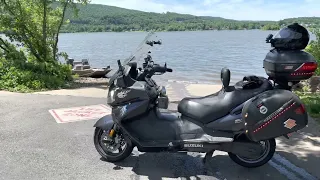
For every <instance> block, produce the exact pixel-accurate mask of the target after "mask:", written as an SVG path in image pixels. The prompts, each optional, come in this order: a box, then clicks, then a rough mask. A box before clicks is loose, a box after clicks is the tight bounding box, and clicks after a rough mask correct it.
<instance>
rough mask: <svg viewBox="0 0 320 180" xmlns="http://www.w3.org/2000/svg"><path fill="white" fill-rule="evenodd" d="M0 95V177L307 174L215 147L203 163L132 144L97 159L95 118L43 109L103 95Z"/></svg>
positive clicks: (139, 179) (244, 178)
mask: <svg viewBox="0 0 320 180" xmlns="http://www.w3.org/2000/svg"><path fill="white" fill-rule="evenodd" d="M0 98H1V101H0V102H1V103H0V106H1V108H0V115H1V119H0V141H1V148H0V160H1V163H0V179H4V180H11V179H32V180H38V179H41V180H44V179H50V180H51V179H52V180H60V179H61V180H66V179H77V180H81V179H86V180H88V179H95V180H100V179H101V180H113V179H116V180H143V179H150V180H161V179H185V180H191V179H195V180H214V179H219V180H224V179H228V180H229V179H230V180H263V179H268V180H270V179H273V180H282V179H284V180H285V179H306V178H305V177H304V176H300V175H299V173H297V172H293V171H297V169H293V168H288V167H287V166H285V165H286V163H287V164H288V162H285V163H283V161H281V160H282V159H280V160H279V158H278V159H277V158H274V159H272V160H271V161H270V163H268V164H266V165H265V166H263V167H260V168H256V169H247V168H243V167H241V166H239V165H237V164H235V163H234V162H232V161H231V160H230V159H229V157H228V156H227V154H226V153H223V152H215V154H214V156H213V158H212V159H211V160H209V161H208V162H207V163H206V164H203V163H202V157H203V156H204V154H199V153H187V154H186V153H139V152H138V151H136V150H134V152H133V153H132V155H131V156H130V157H129V158H127V159H126V160H125V161H123V162H121V163H117V164H113V163H108V162H105V161H103V160H101V159H100V155H99V154H98V153H97V152H96V150H95V148H94V144H93V132H94V128H93V124H94V123H95V122H96V120H85V121H79V122H72V123H65V124H58V123H57V122H56V121H55V120H54V118H53V117H52V116H51V115H50V113H49V112H48V110H50V109H57V108H68V107H76V106H86V105H95V104H106V98H86V97H75V96H54V95H38V94H15V93H0ZM171 106H174V105H171ZM307 178H308V179H314V178H315V177H314V176H312V175H310V176H307Z"/></svg>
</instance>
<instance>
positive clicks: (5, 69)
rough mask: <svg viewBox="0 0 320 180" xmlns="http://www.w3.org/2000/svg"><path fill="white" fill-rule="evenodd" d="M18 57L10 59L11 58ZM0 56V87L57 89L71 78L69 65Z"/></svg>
mask: <svg viewBox="0 0 320 180" xmlns="http://www.w3.org/2000/svg"><path fill="white" fill-rule="evenodd" d="M13 57H14V58H20V59H19V60H18V59H14V60H13V59H12V58H13ZM13 57H10V58H9V57H7V58H6V59H5V58H0V89H2V90H9V91H20V92H30V91H39V90H46V89H59V88H62V87H64V86H65V84H66V82H68V81H71V80H72V76H71V67H70V66H69V65H66V64H61V63H59V62H56V61H50V62H42V63H39V62H37V61H32V60H27V58H25V57H23V56H20V57H19V56H17V55H16V56H13Z"/></svg>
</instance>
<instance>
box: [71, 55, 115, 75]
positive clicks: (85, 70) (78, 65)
mask: <svg viewBox="0 0 320 180" xmlns="http://www.w3.org/2000/svg"><path fill="white" fill-rule="evenodd" d="M67 64H70V65H72V74H78V75H79V77H91V78H104V77H106V75H107V74H108V73H109V72H110V71H111V70H112V69H111V68H110V66H107V67H102V68H92V67H91V66H90V64H89V61H88V59H82V60H81V61H74V59H71V58H70V59H68V61H67Z"/></svg>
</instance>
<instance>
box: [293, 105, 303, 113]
mask: <svg viewBox="0 0 320 180" xmlns="http://www.w3.org/2000/svg"><path fill="white" fill-rule="evenodd" d="M305 112H306V108H305V107H304V105H303V104H301V105H300V106H299V107H298V108H297V109H296V110H295V113H296V114H303V113H305Z"/></svg>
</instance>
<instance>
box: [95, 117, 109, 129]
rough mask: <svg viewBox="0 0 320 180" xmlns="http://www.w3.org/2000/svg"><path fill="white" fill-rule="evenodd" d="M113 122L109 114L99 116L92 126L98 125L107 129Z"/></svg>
mask: <svg viewBox="0 0 320 180" xmlns="http://www.w3.org/2000/svg"><path fill="white" fill-rule="evenodd" d="M113 125H114V122H113V120H112V116H111V115H106V116H103V117H102V118H100V119H99V120H98V121H97V122H96V123H95V124H94V125H93V127H98V128H101V129H104V130H109V129H111V128H112V127H113Z"/></svg>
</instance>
